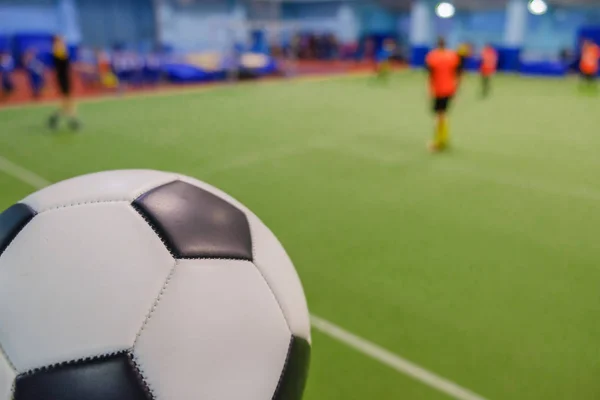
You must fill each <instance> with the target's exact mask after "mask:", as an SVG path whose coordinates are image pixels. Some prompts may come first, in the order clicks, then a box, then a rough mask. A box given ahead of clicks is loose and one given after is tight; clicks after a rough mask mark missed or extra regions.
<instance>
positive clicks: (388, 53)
mask: <svg viewBox="0 0 600 400" xmlns="http://www.w3.org/2000/svg"><path fill="white" fill-rule="evenodd" d="M395 51H396V43H395V42H394V40H393V39H386V40H385V41H384V42H383V45H382V46H381V49H380V50H379V52H378V53H377V77H378V78H379V79H381V80H387V78H388V77H389V75H390V71H391V69H392V57H393V56H394V52H395Z"/></svg>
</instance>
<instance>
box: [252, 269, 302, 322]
mask: <svg viewBox="0 0 600 400" xmlns="http://www.w3.org/2000/svg"><path fill="white" fill-rule="evenodd" d="M252 264H253V265H254V268H256V270H257V271H258V273H259V274H260V276H261V277H262V278H263V281H265V283H266V285H267V287H268V288H269V290H270V291H271V294H272V295H273V298H274V299H275V303H277V305H278V306H279V310H280V311H281V315H283V320H284V321H285V324H286V325H287V327H288V329H289V331H290V333H292V334H293V331H292V326H291V325H290V322H289V321H288V319H287V316H286V315H285V311H284V310H283V307H282V306H281V303H280V302H279V299H278V298H277V296H276V295H275V291H273V288H272V287H271V284H270V283H269V281H268V280H267V278H266V277H265V275H264V274H263V272H262V270H261V269H260V267H259V266H258V264H257V263H256V261H253V262H252Z"/></svg>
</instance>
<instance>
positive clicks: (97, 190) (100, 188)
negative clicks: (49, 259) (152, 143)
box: [23, 170, 177, 212]
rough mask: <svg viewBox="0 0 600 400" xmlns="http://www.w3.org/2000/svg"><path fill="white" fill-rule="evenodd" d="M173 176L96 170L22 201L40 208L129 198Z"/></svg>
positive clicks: (174, 177)
mask: <svg viewBox="0 0 600 400" xmlns="http://www.w3.org/2000/svg"><path fill="white" fill-rule="evenodd" d="M176 179H177V177H176V176H175V175H174V174H169V173H165V172H159V171H150V170H127V171H108V172H99V173H95V174H90V175H84V176H79V177H77V178H72V179H68V180H66V181H62V182H59V183H57V184H55V185H52V186H49V187H47V188H45V189H42V190H40V191H39V192H36V193H34V194H32V195H31V196H29V197H27V198H26V199H25V200H23V203H25V204H27V205H28V206H30V207H31V208H33V209H34V210H36V211H38V212H41V211H43V210H47V209H50V208H56V207H63V206H66V205H71V204H78V203H87V202H102V201H111V200H123V201H129V202H131V201H133V200H135V199H136V198H137V197H138V196H139V195H141V194H142V193H144V192H146V191H147V190H149V189H152V188H154V187H157V186H161V185H164V184H166V183H169V182H172V181H174V180H176Z"/></svg>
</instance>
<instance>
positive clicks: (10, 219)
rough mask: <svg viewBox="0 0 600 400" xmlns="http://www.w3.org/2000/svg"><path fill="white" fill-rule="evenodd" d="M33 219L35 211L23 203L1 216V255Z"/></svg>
mask: <svg viewBox="0 0 600 400" xmlns="http://www.w3.org/2000/svg"><path fill="white" fill-rule="evenodd" d="M33 217H35V211H33V210H32V209H31V208H30V207H29V206H28V205H26V204H21V203H18V204H15V205H14V206H12V207H10V208H8V209H7V210H5V211H4V212H3V213H2V214H0V255H2V253H3V252H4V250H6V248H7V247H8V245H9V244H10V243H11V242H12V241H13V239H14V238H15V237H16V236H17V235H18V234H19V232H21V230H22V229H23V228H24V227H25V225H27V223H29V221H31V219H32V218H33Z"/></svg>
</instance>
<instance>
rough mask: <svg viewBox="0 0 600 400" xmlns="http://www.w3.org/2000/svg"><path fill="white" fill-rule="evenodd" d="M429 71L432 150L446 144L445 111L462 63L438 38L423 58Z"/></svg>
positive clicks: (446, 124)
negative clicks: (433, 133) (435, 44)
mask: <svg viewBox="0 0 600 400" xmlns="http://www.w3.org/2000/svg"><path fill="white" fill-rule="evenodd" d="M425 64H426V66H427V70H428V71H429V87H430V92H431V96H432V98H433V111H434V112H435V115H436V125H435V135H434V139H433V141H432V142H431V143H430V145H429V149H430V150H431V151H433V152H435V151H441V150H444V149H445V148H446V147H447V146H448V140H449V132H448V120H447V111H448V108H449V106H450V102H451V101H452V98H453V97H454V95H455V93H456V90H457V89H458V85H459V78H460V74H461V72H462V68H463V65H462V63H461V62H460V57H459V55H458V54H457V53H456V52H455V51H453V50H450V49H448V48H446V41H445V40H444V39H443V38H439V39H438V44H437V48H435V49H433V50H432V51H430V52H429V54H427V57H426V59H425Z"/></svg>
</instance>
